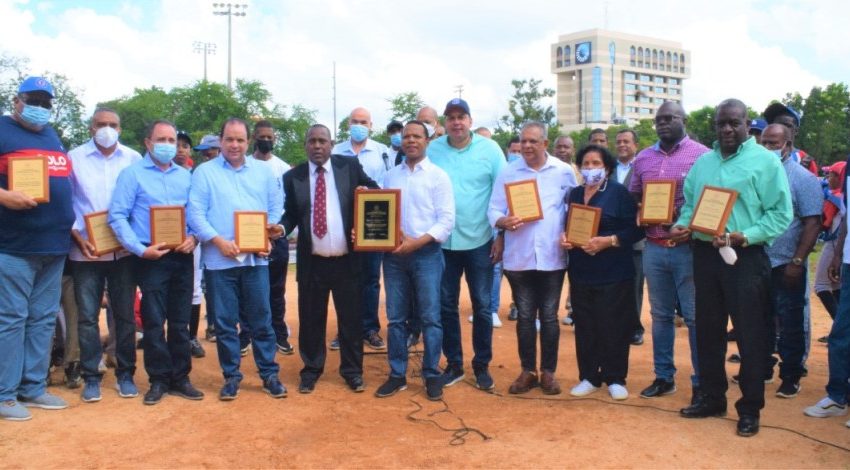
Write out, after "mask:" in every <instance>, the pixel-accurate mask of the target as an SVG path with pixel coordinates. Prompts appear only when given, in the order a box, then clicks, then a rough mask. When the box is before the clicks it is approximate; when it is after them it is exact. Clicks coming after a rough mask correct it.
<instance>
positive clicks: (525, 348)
mask: <svg viewBox="0 0 850 470" xmlns="http://www.w3.org/2000/svg"><path fill="white" fill-rule="evenodd" d="M564 273H565V271H564V270H563V269H561V270H558V271H505V276H506V277H507V278H508V283H510V285H511V293H512V295H513V299H514V303H515V304H516V308H517V322H516V336H517V349H518V350H519V360H520V363H521V365H522V368H523V370H527V371H537V328H536V326H535V325H534V320H537V319H538V318H539V319H540V369H541V370H545V371H548V372H552V373H554V372H555V369H556V368H557V367H558V339H559V338H560V337H561V328H560V326H558V304H559V302H560V298H561V290H562V289H563V287H564Z"/></svg>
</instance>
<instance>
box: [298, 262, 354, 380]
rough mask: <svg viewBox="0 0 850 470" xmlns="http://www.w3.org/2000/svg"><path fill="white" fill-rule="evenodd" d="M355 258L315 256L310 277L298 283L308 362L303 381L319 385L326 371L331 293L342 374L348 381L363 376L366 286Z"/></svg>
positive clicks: (301, 336)
mask: <svg viewBox="0 0 850 470" xmlns="http://www.w3.org/2000/svg"><path fill="white" fill-rule="evenodd" d="M352 256H354V255H352V254H348V255H345V256H340V257H337V258H324V257H322V256H315V255H311V259H310V274H309V277H308V279H302V280H301V281H300V282H299V283H298V321H299V331H298V351H299V352H300V354H301V360H302V361H303V362H304V368H303V369H301V379H302V380H305V381H307V380H309V381H315V380H317V379H318V378H319V376H320V375H322V373H323V372H324V370H325V357H326V354H327V351H326V349H325V336H326V335H325V330H326V329H327V319H328V297H329V295H330V294H331V293H333V301H334V307H335V308H336V312H337V327H338V332H339V349H340V351H339V352H340V366H339V374H340V375H341V376H343V377H345V378H349V377H354V376H358V375H363V323H362V317H361V313H360V308H361V303H360V289H361V287H362V286H361V283H360V279H359V274H357V273H356V272H355V271H354V270H352V265H353V263H352V260H351V257H352Z"/></svg>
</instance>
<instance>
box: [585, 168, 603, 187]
mask: <svg viewBox="0 0 850 470" xmlns="http://www.w3.org/2000/svg"><path fill="white" fill-rule="evenodd" d="M581 176H582V177H583V178H584V184H586V185H588V186H597V185H599V184H600V183H602V181H603V180H604V179H605V168H582V170H581Z"/></svg>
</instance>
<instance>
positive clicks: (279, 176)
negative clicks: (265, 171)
mask: <svg viewBox="0 0 850 470" xmlns="http://www.w3.org/2000/svg"><path fill="white" fill-rule="evenodd" d="M251 158H253V159H254V160H257V161H258V162H263V163H265V164H266V165H268V166H269V168H271V170H272V173H273V174H274V179H275V181H277V187H278V190H279V191H280V197H281V198H283V199H282V200H283V203H284V206H285V205H286V194H284V192H283V175H284V174H286V172H287V171H289V170H290V169H291V168H292V166H291V165H290V164H289V163H286V162H285V161H283V159H281V158H277V157H276V156H274V155H271V156H270V157H269V159H268V160H260V159H259V158H256V157H254V155H253V154H252V155H251ZM280 214H281V215H283V212H281V213H280ZM269 223H273V224H276V223H278V221H277V220H269Z"/></svg>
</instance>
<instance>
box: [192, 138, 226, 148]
mask: <svg viewBox="0 0 850 470" xmlns="http://www.w3.org/2000/svg"><path fill="white" fill-rule="evenodd" d="M220 148H221V142H220V141H219V140H218V136H217V135H212V134H207V135H205V136H203V137H201V143H200V144H198V145H197V146H196V147H195V150H209V149H220Z"/></svg>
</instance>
